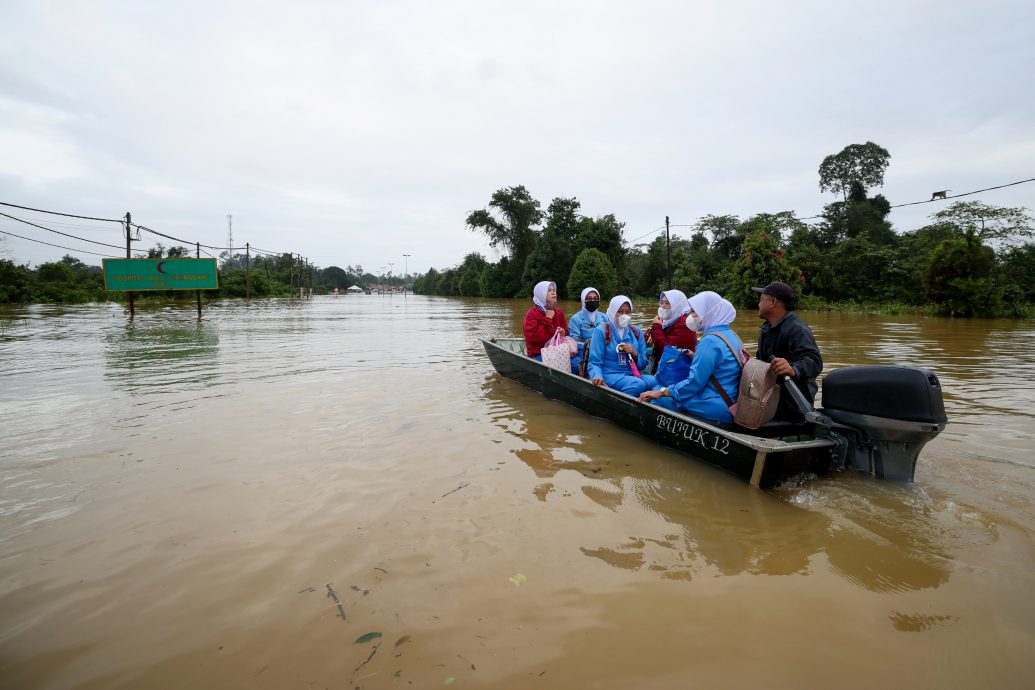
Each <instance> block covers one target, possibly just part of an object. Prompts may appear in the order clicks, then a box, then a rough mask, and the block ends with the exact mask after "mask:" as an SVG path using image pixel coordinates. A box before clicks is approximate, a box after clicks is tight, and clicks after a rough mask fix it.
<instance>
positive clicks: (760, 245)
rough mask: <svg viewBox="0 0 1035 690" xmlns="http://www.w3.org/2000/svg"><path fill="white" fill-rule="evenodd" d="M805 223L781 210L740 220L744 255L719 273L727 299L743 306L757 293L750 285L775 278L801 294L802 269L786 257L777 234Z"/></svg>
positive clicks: (750, 303) (763, 282) (753, 298)
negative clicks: (728, 297) (780, 211)
mask: <svg viewBox="0 0 1035 690" xmlns="http://www.w3.org/2000/svg"><path fill="white" fill-rule="evenodd" d="M804 227H805V225H804V223H802V222H801V221H799V220H797V219H796V218H794V216H793V215H792V214H791V213H790V212H788V211H784V212H782V213H776V214H770V213H760V214H758V215H757V216H754V217H752V218H749V219H748V220H746V221H744V222H743V223H741V228H740V229H741V231H742V232H744V245H743V251H744V253H743V256H742V257H741V258H740V259H738V260H737V261H734V262H733V263H732V264H730V265H729V266H728V267H727V268H726V269H725V270H724V271H723V273H722V275H721V276H720V277H719V282H720V286H721V287H722V288H723V290H720V292H723V293H724V294H726V295H729V296H730V301H731V302H733V303H734V304H737V305H739V306H743V307H751V306H754V305H755V304H756V303H757V302H758V295H756V294H755V293H754V292H752V291H751V288H752V287H757V286H761V285H767V284H768V283H771V282H774V281H781V282H784V283H787V284H788V285H790V286H791V287H792V288H794V290H795V292H796V293H799V294H801V288H802V285H803V284H804V281H803V280H802V275H801V270H800V269H798V267H797V266H794V265H793V264H792V263H791V262H790V260H789V259H788V258H787V255H786V252H785V251H784V249H783V247H782V244H781V241H780V237H781V233H783V232H788V233H789V234H793V232H794V231H795V230H801V229H802V228H804Z"/></svg>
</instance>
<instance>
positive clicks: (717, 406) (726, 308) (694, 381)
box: [640, 291, 741, 423]
mask: <svg viewBox="0 0 1035 690" xmlns="http://www.w3.org/2000/svg"><path fill="white" fill-rule="evenodd" d="M735 318H737V310H736V309H734V308H733V305H732V304H730V303H729V301H728V300H725V299H723V298H722V297H721V296H720V295H718V294H716V293H714V292H710V291H709V292H701V293H698V294H696V295H694V296H693V297H691V298H690V316H689V317H687V320H686V323H687V326H689V327H690V328H691V329H692V330H694V331H704V334H703V335H702V336H701V337H700V339H698V341H697V349H696V350H695V351H694V361H693V363H692V364H691V365H690V373H689V374H688V375H687V377H686V378H685V379H683V380H682V381H680V382H679V383H676V384H674V385H672V386H669V387H661V386H656V387H655V388H654V390H650V391H647V392H645V393H643V394H641V395H640V401H642V402H652V403H654V404H655V405H660V406H661V407H665V408H667V409H669V410H679V411H680V412H687V413H689V414H691V415H693V416H694V417H699V418H701V419H706V420H709V421H714V422H727V423H729V422H732V421H733V414H732V413H731V412H730V409H729V407H728V406H727V405H726V403H725V401H723V399H722V395H721V394H720V393H719V389H718V388H716V382H718V385H720V386H722V388H723V390H725V391H726V395H728V396H729V398H730V400H736V399H737V395H738V394H739V393H740V369H741V367H740V362H738V361H737V358H736V357H735V356H734V354H733V352H732V351H731V350H730V348H729V346H728V345H726V343H725V342H723V340H722V338H723V337H724V338H726V340H728V341H729V343H730V345H732V346H733V348H734V349H735V350H737V351H739V350H740V347H741V345H740V338H738V337H737V334H736V333H734V332H733V329H732V328H730V324H731V323H732V322H733V320H734V319H735ZM720 336H722V337H720ZM713 377H714V379H715V381H713V380H712V378H713Z"/></svg>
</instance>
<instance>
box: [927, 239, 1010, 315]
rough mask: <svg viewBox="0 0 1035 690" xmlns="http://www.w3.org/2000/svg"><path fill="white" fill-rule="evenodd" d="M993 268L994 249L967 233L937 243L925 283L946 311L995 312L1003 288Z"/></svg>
mask: <svg viewBox="0 0 1035 690" xmlns="http://www.w3.org/2000/svg"><path fill="white" fill-rule="evenodd" d="M994 268H995V252H994V251H992V249H991V248H990V247H987V246H985V245H984V243H983V242H982V241H981V238H979V237H978V236H977V235H976V234H973V233H968V234H967V235H966V236H964V237H957V238H953V239H949V240H945V241H944V242H942V243H941V244H940V245H938V247H937V248H936V249H935V250H934V252H933V253H932V255H931V260H930V263H929V264H928V266H927V270H926V272H925V273H924V287H925V288H927V295H928V297H929V298H930V299H931V300H932V301H934V302H936V303H938V304H940V305H942V308H943V311H944V312H945V313H947V314H959V315H961V316H995V315H996V314H997V313H998V312H999V310H1000V309H1001V307H1002V289H1001V288H999V287H997V286H996V284H995V281H994V280H993V279H992V271H993V269H994Z"/></svg>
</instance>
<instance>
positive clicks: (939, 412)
mask: <svg viewBox="0 0 1035 690" xmlns="http://www.w3.org/2000/svg"><path fill="white" fill-rule="evenodd" d="M823 412H824V413H825V414H826V415H827V416H829V417H830V418H831V420H833V421H834V422H835V423H836V424H837V425H838V426H843V427H849V428H850V429H842V430H841V432H840V433H841V435H843V436H845V437H846V438H847V439H848V441H849V449H848V456H847V457H846V459H845V460H846V464H847V466H848V467H851V468H853V469H857V470H860V471H863V472H867V473H869V474H872V475H874V476H876V477H880V478H882V479H890V480H893V481H907V482H908V481H913V476H914V473H915V471H916V460H917V457H918V456H919V455H920V450H921V449H922V448H923V447H924V445H925V444H926V443H927V442H928V441H930V440H931V439H933V438H934V437H935V436H937V435H938V434H939V433H941V432H942V430H943V429H945V425H946V424H947V423H948V419H947V417H946V416H945V403H944V400H943V398H942V387H941V383H940V382H939V381H938V377H937V376H935V374H934V372H932V371H930V370H928V369H920V368H916V367H903V366H858V367H846V368H844V369H835V370H834V371H831V372H830V373H828V374H827V375H826V376H825V377H824V379H823ZM835 432H836V430H835ZM853 432H854V433H853Z"/></svg>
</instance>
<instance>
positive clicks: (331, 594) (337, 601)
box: [327, 582, 345, 620]
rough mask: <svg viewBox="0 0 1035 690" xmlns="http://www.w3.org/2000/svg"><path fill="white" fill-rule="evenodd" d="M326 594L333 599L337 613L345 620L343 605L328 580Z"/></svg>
mask: <svg viewBox="0 0 1035 690" xmlns="http://www.w3.org/2000/svg"><path fill="white" fill-rule="evenodd" d="M327 596H329V597H330V598H331V599H333V600H334V605H335V606H337V607H338V615H339V616H341V619H342V620H345V607H344V606H342V605H341V599H339V598H338V593H337V592H335V591H334V588H333V587H331V583H330V582H328V583H327Z"/></svg>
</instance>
